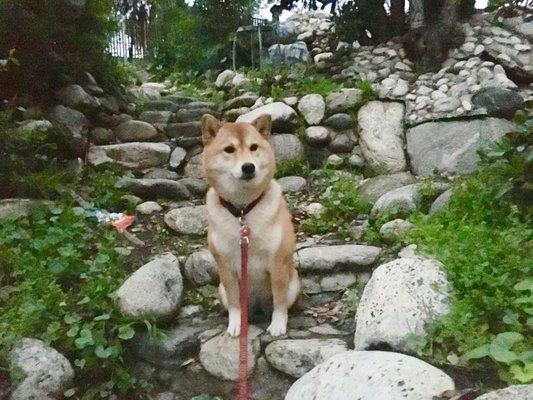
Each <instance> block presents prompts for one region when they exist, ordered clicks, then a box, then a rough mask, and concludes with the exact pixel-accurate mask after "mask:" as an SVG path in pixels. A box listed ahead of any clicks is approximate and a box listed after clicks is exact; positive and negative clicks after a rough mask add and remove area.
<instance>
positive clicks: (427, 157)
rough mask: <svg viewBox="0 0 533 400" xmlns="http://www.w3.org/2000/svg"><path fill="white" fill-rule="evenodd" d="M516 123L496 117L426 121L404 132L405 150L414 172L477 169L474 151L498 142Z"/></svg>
mask: <svg viewBox="0 0 533 400" xmlns="http://www.w3.org/2000/svg"><path fill="white" fill-rule="evenodd" d="M516 129H517V127H516V125H514V124H513V123H511V122H509V121H506V120H503V119H497V118H486V119H478V120H470V121H450V122H428V123H425V124H421V125H418V126H415V127H414V128H411V129H409V130H408V131H407V152H408V153H409V157H410V160H411V167H412V170H413V172H414V173H415V174H416V175H421V176H430V175H431V174H433V173H434V172H435V171H436V172H438V173H443V174H446V175H456V174H466V173H470V172H473V171H475V170H476V169H477V163H478V161H479V157H478V155H477V151H478V150H480V149H485V148H487V146H489V145H490V144H491V143H494V142H497V141H499V140H500V139H501V138H502V137H503V136H504V135H505V134H506V133H507V132H511V131H515V130H516Z"/></svg>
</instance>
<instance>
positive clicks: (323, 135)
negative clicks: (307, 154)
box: [305, 126, 331, 147]
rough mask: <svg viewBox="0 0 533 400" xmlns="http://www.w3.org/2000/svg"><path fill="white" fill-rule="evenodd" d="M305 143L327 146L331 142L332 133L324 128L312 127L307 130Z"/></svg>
mask: <svg viewBox="0 0 533 400" xmlns="http://www.w3.org/2000/svg"><path fill="white" fill-rule="evenodd" d="M305 141H306V142H307V143H309V144H310V145H311V146H316V147H322V146H326V145H327V144H328V143H329V142H330V141H331V132H330V130H329V129H328V128H325V127H323V126H310V127H309V128H307V129H306V130H305Z"/></svg>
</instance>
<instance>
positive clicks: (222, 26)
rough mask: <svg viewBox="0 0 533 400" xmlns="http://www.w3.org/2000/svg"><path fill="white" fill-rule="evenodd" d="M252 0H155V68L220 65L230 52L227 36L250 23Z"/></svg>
mask: <svg viewBox="0 0 533 400" xmlns="http://www.w3.org/2000/svg"><path fill="white" fill-rule="evenodd" d="M254 4H255V2H254V0H236V1H231V2H225V1H222V0H200V1H196V2H194V5H193V6H191V7H189V6H188V5H187V4H186V3H185V1H183V0H180V1H175V0H157V1H155V2H154V4H153V5H154V9H153V13H154V15H156V18H155V19H154V24H155V25H156V29H155V31H156V32H157V35H156V36H155V37H154V38H153V47H154V49H155V50H154V56H155V60H154V66H153V68H154V70H155V71H161V72H164V71H166V72H167V73H168V72H171V71H175V70H176V69H177V70H180V71H189V70H195V71H202V72H203V71H205V70H207V69H209V68H214V67H218V66H219V60H221V59H222V58H224V57H226V59H229V54H230V48H231V46H230V37H231V35H232V34H233V33H234V32H235V31H236V30H237V28H238V27H239V26H241V25H249V24H250V20H251V14H252V11H253V7H254Z"/></svg>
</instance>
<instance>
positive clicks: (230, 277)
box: [219, 264, 241, 336]
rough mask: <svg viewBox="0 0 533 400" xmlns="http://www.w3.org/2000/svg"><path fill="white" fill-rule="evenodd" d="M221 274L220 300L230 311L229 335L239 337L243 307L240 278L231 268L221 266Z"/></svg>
mask: <svg viewBox="0 0 533 400" xmlns="http://www.w3.org/2000/svg"><path fill="white" fill-rule="evenodd" d="M219 265H220V264H219ZM219 274H220V286H219V293H220V298H221V301H222V304H224V306H225V307H226V308H227V309H228V333H229V334H230V335H231V336H239V334H240V333H241V307H240V303H239V281H238V277H237V275H236V274H235V273H234V272H233V271H231V270H230V269H229V268H225V267H220V266H219Z"/></svg>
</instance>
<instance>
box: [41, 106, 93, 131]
mask: <svg viewBox="0 0 533 400" xmlns="http://www.w3.org/2000/svg"><path fill="white" fill-rule="evenodd" d="M49 119H50V122H51V123H52V125H54V127H56V128H57V129H58V130H59V131H60V132H61V133H63V134H64V135H66V136H73V137H81V136H85V135H86V134H87V132H88V131H89V125H90V123H89V120H88V119H87V118H86V117H85V115H83V114H82V113H81V112H79V111H77V110H73V109H72V108H67V107H64V106H61V105H59V106H55V107H54V108H52V111H50V115H49Z"/></svg>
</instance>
